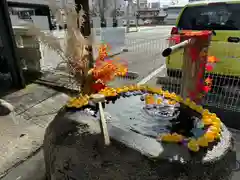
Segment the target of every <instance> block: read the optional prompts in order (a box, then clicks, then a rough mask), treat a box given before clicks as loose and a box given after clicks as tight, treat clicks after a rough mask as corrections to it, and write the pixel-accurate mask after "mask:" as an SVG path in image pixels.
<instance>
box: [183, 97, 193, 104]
mask: <svg viewBox="0 0 240 180" xmlns="http://www.w3.org/2000/svg"><path fill="white" fill-rule="evenodd" d="M183 103H184V104H185V105H186V106H190V104H191V100H190V99H189V98H186V99H185V101H184V102H183Z"/></svg>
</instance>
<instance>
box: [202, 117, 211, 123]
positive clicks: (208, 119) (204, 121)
mask: <svg viewBox="0 0 240 180" xmlns="http://www.w3.org/2000/svg"><path fill="white" fill-rule="evenodd" d="M202 122H203V124H204V125H210V124H212V119H211V118H209V117H203V119H202Z"/></svg>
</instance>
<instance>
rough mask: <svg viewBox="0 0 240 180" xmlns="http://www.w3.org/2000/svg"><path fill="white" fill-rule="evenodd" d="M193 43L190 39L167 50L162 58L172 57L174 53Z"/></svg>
mask: <svg viewBox="0 0 240 180" xmlns="http://www.w3.org/2000/svg"><path fill="white" fill-rule="evenodd" d="M191 41H192V39H188V40H185V41H183V42H180V43H178V44H176V45H173V46H171V47H168V48H166V49H165V50H163V52H162V56H163V57H167V56H170V55H171V54H172V53H174V52H176V51H178V50H180V49H181V48H183V47H185V46H187V45H188V44H190V42H191Z"/></svg>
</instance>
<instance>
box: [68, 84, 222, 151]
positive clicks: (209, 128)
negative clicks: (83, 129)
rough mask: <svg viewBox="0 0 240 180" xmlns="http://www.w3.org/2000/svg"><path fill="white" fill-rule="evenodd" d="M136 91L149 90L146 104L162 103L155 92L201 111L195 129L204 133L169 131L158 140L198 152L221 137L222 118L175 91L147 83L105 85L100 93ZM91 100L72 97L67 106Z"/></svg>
mask: <svg viewBox="0 0 240 180" xmlns="http://www.w3.org/2000/svg"><path fill="white" fill-rule="evenodd" d="M134 91H143V92H148V93H149V95H147V96H146V97H145V101H146V104H154V103H156V104H158V103H161V101H160V100H158V99H155V100H154V98H153V97H154V95H153V94H158V95H161V96H164V97H165V98H166V99H168V102H169V104H170V105H174V104H176V103H182V104H184V105H185V106H188V107H189V108H191V109H192V110H193V111H196V112H197V113H200V114H201V116H202V118H201V122H200V123H199V125H198V126H197V127H194V129H193V130H192V131H193V134H194V131H199V130H201V131H202V133H201V134H200V135H199V134H198V135H197V136H193V137H184V136H183V135H181V134H178V133H167V134H163V135H161V136H159V137H158V138H157V140H158V141H162V142H167V143H180V144H183V145H186V146H187V147H188V149H189V150H190V151H193V152H198V151H199V150H200V148H201V147H208V146H209V144H210V143H212V142H214V141H216V140H218V139H219V138H220V137H221V126H222V123H221V120H220V119H219V118H218V117H217V115H216V114H214V113H210V112H209V111H208V110H207V109H204V108H203V107H202V106H200V105H197V104H196V103H195V102H193V101H191V100H190V99H189V98H187V99H183V98H182V97H180V96H178V95H176V94H175V93H170V92H168V91H164V90H163V89H161V88H151V87H149V86H146V85H141V86H139V85H129V86H123V87H119V88H110V87H105V88H104V89H102V90H100V91H99V92H98V93H99V94H103V95H104V96H105V97H106V99H108V98H111V97H116V96H118V95H120V94H121V93H126V92H134ZM90 101H91V95H90V96H87V95H85V96H83V95H80V97H76V98H72V99H71V100H70V101H69V102H68V103H67V107H71V108H73V107H74V108H83V107H84V106H86V105H88V103H89V102H90Z"/></svg>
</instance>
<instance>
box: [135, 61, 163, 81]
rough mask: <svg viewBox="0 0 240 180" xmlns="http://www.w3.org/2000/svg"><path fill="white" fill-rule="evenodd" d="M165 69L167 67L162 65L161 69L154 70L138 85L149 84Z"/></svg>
mask: <svg viewBox="0 0 240 180" xmlns="http://www.w3.org/2000/svg"><path fill="white" fill-rule="evenodd" d="M164 68H166V65H165V64H164V65H162V66H161V67H159V68H158V69H156V70H154V71H153V72H151V73H150V74H149V75H147V76H146V77H145V78H143V79H142V80H141V81H139V82H138V83H137V84H138V85H142V84H145V83H147V82H148V81H150V80H151V79H152V78H153V77H154V76H156V75H157V74H158V73H160V72H161V71H162V70H163V69H164Z"/></svg>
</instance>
